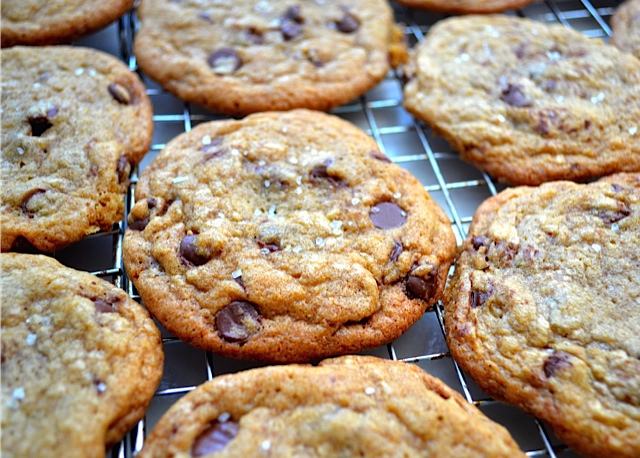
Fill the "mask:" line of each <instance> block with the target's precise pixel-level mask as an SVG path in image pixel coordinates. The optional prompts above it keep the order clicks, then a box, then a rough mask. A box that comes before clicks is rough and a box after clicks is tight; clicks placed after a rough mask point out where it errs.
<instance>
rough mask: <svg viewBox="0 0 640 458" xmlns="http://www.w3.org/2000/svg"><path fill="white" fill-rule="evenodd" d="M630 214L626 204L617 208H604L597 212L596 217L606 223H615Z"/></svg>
mask: <svg viewBox="0 0 640 458" xmlns="http://www.w3.org/2000/svg"><path fill="white" fill-rule="evenodd" d="M630 214H631V209H630V208H629V207H627V206H626V205H624V204H623V205H622V206H620V208H619V209H617V210H615V211H614V210H606V211H601V212H599V213H598V217H599V218H600V219H602V221H604V222H605V223H606V224H612V223H617V222H618V221H620V220H621V219H624V218H626V217H627V216H629V215H630Z"/></svg>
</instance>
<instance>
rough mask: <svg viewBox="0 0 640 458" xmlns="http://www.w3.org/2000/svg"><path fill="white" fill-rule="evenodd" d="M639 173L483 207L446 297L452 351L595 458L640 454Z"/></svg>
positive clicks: (503, 197) (498, 199)
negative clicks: (598, 457) (597, 457)
mask: <svg viewBox="0 0 640 458" xmlns="http://www.w3.org/2000/svg"><path fill="white" fill-rule="evenodd" d="M639 275H640V175H639V174H618V175H612V176H610V177H607V178H605V179H602V180H599V181H597V182H594V183H591V184H588V185H583V184H575V183H572V182H554V183H546V184H543V185H541V186H540V187H537V188H529V187H519V188H512V189H508V190H506V191H503V192H502V193H500V194H498V195H497V196H495V197H493V198H490V199H489V200H487V201H486V202H485V203H483V204H482V205H481V206H480V207H479V208H478V210H477V212H476V215H475V216H474V220H473V222H472V225H471V228H470V230H469V234H468V236H467V238H466V240H465V242H464V244H463V247H462V250H461V254H460V255H459V257H458V259H457V260H456V264H455V272H454V275H453V278H452V280H451V282H450V283H449V285H448V286H447V291H446V293H445V297H444V299H443V302H444V306H445V327H446V331H447V333H446V334H447V342H448V344H449V348H450V349H451V353H452V355H453V357H454V358H455V359H456V361H457V362H458V363H459V364H460V366H461V367H462V368H463V369H464V370H465V371H466V372H468V373H469V374H470V375H471V376H472V377H473V379H474V380H475V381H476V382H477V384H478V385H479V386H480V387H481V388H482V389H483V390H484V391H486V392H487V393H488V394H490V395H491V396H493V397H495V398H496V399H499V400H502V401H506V402H509V403H512V404H514V405H516V406H518V407H520V408H522V409H524V410H526V411H527V412H529V413H531V414H533V415H535V416H537V417H539V418H541V419H542V420H544V421H546V422H548V423H549V424H550V425H551V426H552V428H553V430H554V431H555V433H556V434H557V435H558V437H559V438H560V439H562V440H564V441H565V442H566V443H567V444H568V445H569V446H571V447H572V448H574V449H576V450H577V451H578V452H580V453H582V454H585V455H587V456H616V457H618V456H619V457H632V456H638V454H640V439H639V438H640V338H639V336H640V284H639V283H638V278H639Z"/></svg>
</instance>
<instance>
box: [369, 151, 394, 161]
mask: <svg viewBox="0 0 640 458" xmlns="http://www.w3.org/2000/svg"><path fill="white" fill-rule="evenodd" d="M369 156H370V157H372V158H374V159H377V160H379V161H382V162H389V163H390V162H391V159H389V158H388V157H387V156H385V155H384V154H382V153H381V152H380V151H370V152H369Z"/></svg>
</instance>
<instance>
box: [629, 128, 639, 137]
mask: <svg viewBox="0 0 640 458" xmlns="http://www.w3.org/2000/svg"><path fill="white" fill-rule="evenodd" d="M637 133H638V127H637V126H631V127H629V135H635V134H637Z"/></svg>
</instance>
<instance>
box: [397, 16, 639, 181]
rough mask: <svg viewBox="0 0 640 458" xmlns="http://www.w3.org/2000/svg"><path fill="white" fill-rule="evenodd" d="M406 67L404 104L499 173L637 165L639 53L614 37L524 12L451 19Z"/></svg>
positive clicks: (527, 176)
mask: <svg viewBox="0 0 640 458" xmlns="http://www.w3.org/2000/svg"><path fill="white" fill-rule="evenodd" d="M408 73H409V75H410V81H409V83H408V84H407V85H406V86H405V89H404V104H405V106H406V108H407V109H408V110H409V111H410V112H411V113H413V114H414V115H415V116H416V117H418V118H420V119H423V120H424V121H426V122H427V123H428V124H429V125H430V126H431V127H432V128H433V129H434V131H435V132H436V133H439V134H441V135H443V136H444V137H445V138H446V139H447V140H449V142H450V143H451V144H452V145H453V147H454V148H455V149H456V150H457V151H458V152H459V153H460V156H461V157H462V158H463V159H465V160H467V161H469V162H470V163H472V164H474V165H475V166H477V167H478V168H480V169H482V170H485V171H487V172H488V173H489V174H490V175H492V176H493V177H495V178H497V179H498V180H501V181H506V182H509V183H512V184H529V185H535V184H540V183H543V182H545V181H552V180H561V179H567V180H574V181H585V180H588V179H591V178H594V177H598V176H601V175H607V174H611V173H615V172H637V171H640V61H639V60H638V59H636V58H634V57H633V56H630V55H628V54H626V53H623V52H620V51H619V50H618V49H617V48H615V47H613V46H611V45H607V44H604V43H602V42H600V41H599V40H594V39H591V38H587V37H585V36H583V35H581V34H580V33H578V32H576V31H574V30H570V29H566V28H564V27H562V26H559V25H545V24H543V23H539V22H535V21H532V20H529V19H523V18H518V17H511V16H500V15H490V16H477V15H476V16H464V17H454V18H450V19H446V20H443V21H441V22H438V23H436V24H435V26H434V27H432V28H431V29H430V30H429V34H428V35H427V37H426V38H425V40H424V41H422V42H420V43H419V44H418V46H417V47H416V49H415V53H414V55H413V58H412V61H411V64H410V69H409V71H408Z"/></svg>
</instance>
